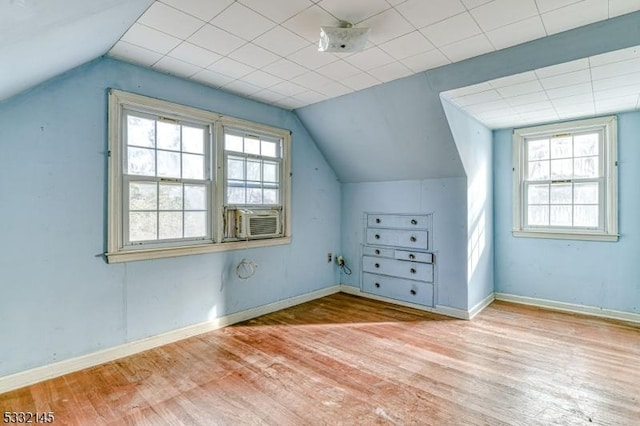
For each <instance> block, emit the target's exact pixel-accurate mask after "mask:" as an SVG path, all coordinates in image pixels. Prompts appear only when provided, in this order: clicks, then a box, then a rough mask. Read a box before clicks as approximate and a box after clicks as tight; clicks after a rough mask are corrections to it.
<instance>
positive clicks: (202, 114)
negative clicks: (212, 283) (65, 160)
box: [105, 89, 291, 263]
mask: <svg viewBox="0 0 640 426" xmlns="http://www.w3.org/2000/svg"><path fill="white" fill-rule="evenodd" d="M126 111H133V112H136V113H141V114H150V115H154V116H161V117H167V118H170V119H183V120H186V121H188V122H195V123H199V124H203V125H205V126H207V127H208V128H209V129H210V135H209V136H208V137H209V144H208V145H209V146H207V147H206V148H205V150H208V153H209V158H210V161H209V162H210V164H208V167H206V168H207V169H209V170H210V176H209V178H210V188H211V190H210V193H209V200H210V206H209V209H210V217H209V220H208V222H209V225H208V230H209V233H210V235H209V236H208V237H207V238H205V239H184V240H180V241H168V242H154V243H148V244H137V245H131V244H128V242H127V241H126V238H125V232H124V229H125V228H124V227H125V226H126V224H127V219H126V217H125V216H126V215H125V211H124V209H125V204H126V201H125V199H124V197H125V196H127V193H128V191H127V190H126V188H125V186H124V184H125V183H126V179H125V176H124V158H125V152H124V151H125V150H126V147H125V143H126V140H125V130H124V129H125V127H126V123H125V122H124V116H125V112H126ZM224 126H233V127H235V128H239V129H245V130H247V131H254V132H260V133H262V134H266V135H269V136H272V137H277V138H280V139H281V140H282V151H283V152H282V157H283V158H282V160H281V161H282V171H281V182H280V185H281V190H280V196H281V199H280V203H279V207H280V208H281V210H282V236H278V237H272V238H263V239H256V240H241V241H239V240H237V239H233V240H229V239H226V240H225V238H224V235H223V232H224V230H223V227H224V198H225V196H224V194H225V192H226V188H225V186H224V185H225V183H224V182H225V179H224V164H223V161H224V158H225V156H224V152H223V148H224V147H223V144H224V139H223V130H222V129H223V127H224ZM108 129H109V130H108V133H109V135H108V140H109V150H108V174H109V175H108V200H107V202H108V212H107V252H106V253H105V256H106V259H107V261H108V262H109V263H119V262H128V261H136V260H145V259H159V258H165V257H174V256H184V255H191V254H201V253H210V252H220V251H227V250H237V249H244V248H252V247H266V246H275V245H284V244H289V243H291V172H290V170H291V132H290V131H289V130H285V129H279V128H275V127H271V126H267V125H263V124H259V123H254V122H250V121H247V120H242V119H238V118H234V117H228V116H224V115H221V114H218V113H215V112H210V111H205V110H201V109H197V108H192V107H188V106H184V105H179V104H176V103H172V102H168V101H163V100H159V99H155V98H150V97H147V96H142V95H137V94H133V93H128V92H123V91H120V90H116V89H110V90H109V115H108Z"/></svg>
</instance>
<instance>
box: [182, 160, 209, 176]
mask: <svg viewBox="0 0 640 426" xmlns="http://www.w3.org/2000/svg"><path fill="white" fill-rule="evenodd" d="M182 177H183V178H185V179H204V155H196V154H182Z"/></svg>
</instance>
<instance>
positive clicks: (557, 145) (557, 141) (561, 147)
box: [550, 136, 573, 159]
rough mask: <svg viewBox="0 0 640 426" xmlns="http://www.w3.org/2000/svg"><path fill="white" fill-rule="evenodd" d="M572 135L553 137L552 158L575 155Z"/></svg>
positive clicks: (551, 142)
mask: <svg viewBox="0 0 640 426" xmlns="http://www.w3.org/2000/svg"><path fill="white" fill-rule="evenodd" d="M571 139H572V138H571V136H563V137H560V138H552V139H551V141H550V144H551V158H552V159H553V158H570V157H572V156H573V147H572V144H571Z"/></svg>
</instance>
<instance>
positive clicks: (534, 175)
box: [528, 161, 549, 180]
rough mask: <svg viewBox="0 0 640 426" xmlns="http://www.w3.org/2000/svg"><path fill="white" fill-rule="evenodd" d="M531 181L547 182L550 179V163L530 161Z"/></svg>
mask: <svg viewBox="0 0 640 426" xmlns="http://www.w3.org/2000/svg"><path fill="white" fill-rule="evenodd" d="M528 171H529V173H528V174H529V177H528V179H529V180H546V179H549V162H548V161H530V162H529V167H528Z"/></svg>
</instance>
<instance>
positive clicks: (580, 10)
mask: <svg viewBox="0 0 640 426" xmlns="http://www.w3.org/2000/svg"><path fill="white" fill-rule="evenodd" d="M608 17H609V8H608V2H607V0H584V1H582V2H579V3H574V4H571V5H569V6H565V7H562V8H560V9H555V10H552V11H551V12H547V13H543V14H542V22H544V27H545V28H546V29H547V33H548V34H556V33H559V32H562V31H567V30H570V29H572V28H576V27H580V26H582V25H587V24H590V23H592V22H596V21H603V20H605V19H607V18H608Z"/></svg>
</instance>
